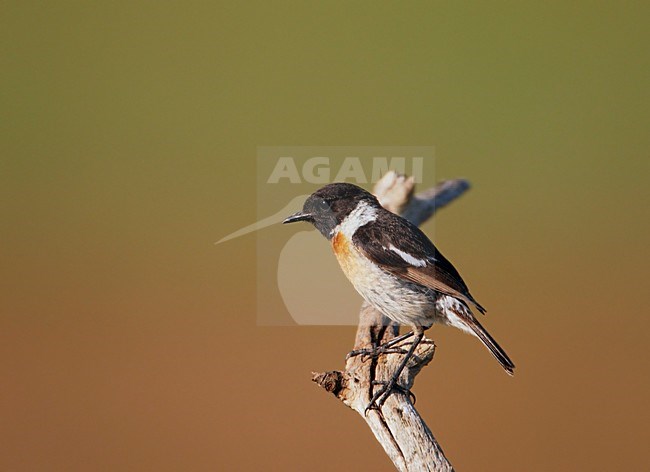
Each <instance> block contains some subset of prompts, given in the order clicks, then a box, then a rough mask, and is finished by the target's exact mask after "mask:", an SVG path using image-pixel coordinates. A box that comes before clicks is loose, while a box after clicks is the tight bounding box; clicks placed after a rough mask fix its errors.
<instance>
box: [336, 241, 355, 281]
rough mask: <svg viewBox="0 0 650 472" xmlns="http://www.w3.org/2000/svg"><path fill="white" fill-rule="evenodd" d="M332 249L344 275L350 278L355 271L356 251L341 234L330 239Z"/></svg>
mask: <svg viewBox="0 0 650 472" xmlns="http://www.w3.org/2000/svg"><path fill="white" fill-rule="evenodd" d="M332 249H334V254H336V258H337V259H338V261H339V264H340V265H341V269H343V272H345V275H347V276H348V277H350V276H351V275H352V274H353V273H354V272H355V269H356V265H357V264H356V263H355V262H356V251H355V249H354V247H352V243H351V242H350V240H349V239H348V238H346V237H345V235H344V234H343V233H336V234H335V235H334V237H333V238H332Z"/></svg>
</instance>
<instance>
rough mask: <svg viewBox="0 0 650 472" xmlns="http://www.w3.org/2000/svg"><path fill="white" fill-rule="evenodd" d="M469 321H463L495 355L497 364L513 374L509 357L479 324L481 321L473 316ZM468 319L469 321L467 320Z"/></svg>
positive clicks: (512, 366) (513, 368) (512, 365)
mask: <svg viewBox="0 0 650 472" xmlns="http://www.w3.org/2000/svg"><path fill="white" fill-rule="evenodd" d="M472 318H473V319H472V320H471V321H469V320H464V321H465V323H466V324H467V325H468V327H469V328H470V329H471V330H472V332H473V333H474V334H475V335H476V337H477V338H479V339H480V340H481V342H483V344H484V345H485V347H487V348H488V349H489V351H490V353H492V355H493V356H494V357H495V359H496V360H498V361H499V364H501V366H502V367H503V368H504V370H505V371H506V372H507V373H508V374H509V375H514V370H515V365H514V364H513V363H512V361H511V360H510V358H509V357H508V354H506V352H505V351H504V350H503V349H501V346H499V344H498V343H497V342H496V341H495V340H494V338H493V337H492V336H490V333H488V332H487V331H486V330H485V328H483V326H481V323H479V322H478V320H477V319H476V318H474V317H472ZM468 321H469V322H468Z"/></svg>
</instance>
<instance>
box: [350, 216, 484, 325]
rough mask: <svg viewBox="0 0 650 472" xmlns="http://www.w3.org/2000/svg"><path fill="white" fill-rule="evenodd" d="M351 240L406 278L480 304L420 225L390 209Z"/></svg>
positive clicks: (391, 270)
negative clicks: (391, 211)
mask: <svg viewBox="0 0 650 472" xmlns="http://www.w3.org/2000/svg"><path fill="white" fill-rule="evenodd" d="M352 242H353V244H354V245H355V247H356V248H357V249H358V250H359V251H361V252H362V253H363V254H364V255H365V256H367V257H368V258H369V259H370V260H372V261H374V262H375V263H376V264H378V265H379V266H380V267H381V268H382V269H384V270H385V271H387V272H390V273H391V274H393V275H395V276H397V277H400V278H402V279H404V280H407V281H409V282H413V283H416V284H420V285H423V286H425V287H429V288H431V289H433V290H435V291H437V292H441V293H444V294H446V295H450V296H452V297H455V298H458V299H460V300H463V301H465V302H466V303H467V304H470V303H471V304H472V305H474V306H476V308H477V309H478V310H479V311H480V312H481V313H485V308H483V307H482V306H481V305H480V304H479V303H478V302H477V301H476V300H475V299H474V297H472V295H471V294H470V293H469V289H468V288H467V285H466V284H465V282H464V281H463V278H462V277H461V276H460V274H459V273H458V271H457V270H456V268H455V267H454V266H453V265H452V264H451V262H449V261H448V260H447V258H445V256H443V255H442V254H441V253H440V252H439V251H438V250H437V249H436V247H435V246H434V245H433V243H432V242H431V241H430V240H429V238H427V237H426V235H425V234H424V233H423V232H422V231H420V229H419V228H418V227H417V226H415V225H413V224H412V223H410V222H409V221H407V220H405V219H404V218H401V217H399V216H397V215H395V214H393V213H390V212H387V213H384V214H382V215H381V224H377V222H375V223H370V224H367V225H365V226H362V227H360V228H359V229H357V231H356V232H355V233H354V236H353V237H352Z"/></svg>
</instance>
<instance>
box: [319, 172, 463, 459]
mask: <svg viewBox="0 0 650 472" xmlns="http://www.w3.org/2000/svg"><path fill="white" fill-rule="evenodd" d="M414 187H415V184H414V181H413V179H412V178H407V177H405V176H401V175H398V174H395V173H394V172H389V173H387V174H386V175H385V176H384V177H383V178H382V179H381V180H380V181H379V182H377V184H376V185H375V189H374V192H375V195H377V198H379V201H380V202H381V204H382V205H383V206H384V207H386V208H387V209H389V210H391V211H393V212H395V213H400V214H402V215H403V216H404V217H405V218H407V219H409V220H410V221H412V222H413V223H415V224H417V225H420V224H422V223H423V222H424V221H426V220H427V219H428V218H429V217H431V216H432V215H433V214H434V213H435V212H436V210H438V209H439V208H441V207H442V206H444V205H446V204H447V203H449V202H450V201H452V200H454V199H455V198H457V197H458V196H460V195H461V194H462V193H464V192H465V191H466V190H467V189H468V188H469V184H468V182H467V181H465V180H448V181H445V182H442V183H441V184H439V185H437V186H436V187H434V188H431V189H429V190H426V191H424V192H421V193H419V194H417V195H413V190H414ZM398 333H399V326H398V325H397V324H395V323H394V322H392V321H390V320H389V319H388V318H386V317H384V316H383V315H382V314H381V313H379V312H378V311H377V310H375V309H374V308H372V307H371V306H370V305H368V304H367V303H364V304H363V305H362V307H361V313H360V320H359V328H358V329H357V335H356V339H355V343H354V349H367V348H371V347H372V346H376V345H378V344H382V343H384V342H387V341H389V340H390V339H393V338H394V337H396V336H397V335H398ZM408 343H409V339H406V340H404V341H402V343H400V344H398V345H397V346H398V347H400V346H402V347H403V346H404V345H407V346H408ZM434 352H435V344H434V343H433V341H431V340H430V339H427V338H424V339H423V340H422V342H421V343H420V345H419V346H418V348H417V349H416V351H415V355H414V356H413V358H412V359H411V361H410V362H409V364H408V365H407V368H405V369H404V371H403V372H402V374H401V376H400V379H399V382H398V384H399V385H400V386H401V387H402V388H403V389H404V391H397V392H394V393H393V394H391V395H390V396H389V397H388V399H387V400H386V402H385V403H384V405H383V406H382V408H381V410H369V411H368V412H367V413H366V407H367V406H368V404H369V403H370V399H371V397H372V394H373V391H374V389H375V388H379V387H378V386H377V385H375V382H377V381H387V380H388V379H389V378H390V376H391V374H392V373H393V372H395V370H396V369H397V366H398V365H399V363H400V360H401V358H402V355H401V354H386V355H383V356H380V357H378V358H367V357H364V356H354V357H350V358H349V359H348V360H347V362H346V365H345V370H344V371H343V372H340V371H331V372H325V373H314V374H313V377H312V380H313V381H314V382H316V383H317V384H318V385H320V386H321V387H323V388H324V389H325V390H327V391H328V392H330V393H332V394H334V395H335V396H336V397H337V398H338V399H339V400H341V401H342V402H343V403H345V404H346V405H347V406H349V407H350V408H352V409H353V410H355V411H356V412H357V413H359V414H360V415H361V417H362V418H363V419H364V420H365V421H366V423H368V426H370V429H371V430H372V432H373V433H374V435H375V437H376V438H377V441H379V443H380V444H381V445H382V446H383V448H384V450H385V451H386V454H388V456H389V457H390V459H391V460H392V461H393V463H394V464H395V467H396V468H397V469H398V470H400V471H404V472H412V471H452V470H453V468H452V466H451V464H450V463H449V461H448V460H447V458H446V457H445V455H444V454H443V452H442V449H441V447H440V445H439V444H438V442H437V441H436V439H435V438H434V437H433V434H431V430H429V428H428V427H427V425H426V424H425V422H424V421H423V420H422V418H421V417H420V414H419V413H418V412H417V410H416V409H415V406H414V405H413V402H412V398H411V395H410V394H409V393H408V390H410V388H411V387H412V386H413V382H414V381H415V376H416V375H417V374H418V373H419V372H420V370H422V368H423V367H424V366H426V365H427V364H428V363H429V362H430V361H431V360H432V359H433V354H434Z"/></svg>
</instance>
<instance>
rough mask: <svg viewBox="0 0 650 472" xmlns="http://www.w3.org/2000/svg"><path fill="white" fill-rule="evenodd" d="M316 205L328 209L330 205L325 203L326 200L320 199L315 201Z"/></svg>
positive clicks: (321, 208) (320, 208)
mask: <svg viewBox="0 0 650 472" xmlns="http://www.w3.org/2000/svg"><path fill="white" fill-rule="evenodd" d="M316 205H317V206H318V209H319V210H329V209H330V205H329V203H327V200H324V199H320V200H318V201H317V202H316Z"/></svg>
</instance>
